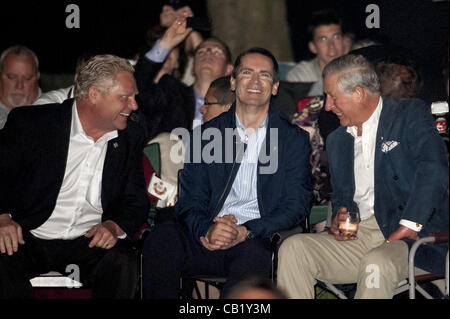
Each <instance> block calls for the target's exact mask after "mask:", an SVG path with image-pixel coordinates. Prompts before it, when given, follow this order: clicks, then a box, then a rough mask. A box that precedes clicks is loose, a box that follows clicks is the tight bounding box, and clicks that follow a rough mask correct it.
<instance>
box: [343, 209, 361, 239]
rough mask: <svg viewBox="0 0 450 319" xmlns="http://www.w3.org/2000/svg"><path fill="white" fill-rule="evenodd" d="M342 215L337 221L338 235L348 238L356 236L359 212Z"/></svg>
mask: <svg viewBox="0 0 450 319" xmlns="http://www.w3.org/2000/svg"><path fill="white" fill-rule="evenodd" d="M342 215H343V216H342V217H341V216H339V219H338V229H339V235H340V236H348V237H352V236H356V233H357V232H358V224H359V222H360V217H359V212H348V213H346V214H342Z"/></svg>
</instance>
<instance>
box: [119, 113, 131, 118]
mask: <svg viewBox="0 0 450 319" xmlns="http://www.w3.org/2000/svg"><path fill="white" fill-rule="evenodd" d="M119 114H120V115H122V116H125V117H128V116H130V114H128V113H123V112H121V113H119Z"/></svg>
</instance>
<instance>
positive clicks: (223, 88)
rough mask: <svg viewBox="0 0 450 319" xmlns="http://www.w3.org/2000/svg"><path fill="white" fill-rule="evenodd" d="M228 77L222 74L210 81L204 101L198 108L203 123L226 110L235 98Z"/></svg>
mask: <svg viewBox="0 0 450 319" xmlns="http://www.w3.org/2000/svg"><path fill="white" fill-rule="evenodd" d="M230 78H231V77H230V76H224V77H221V78H218V79H215V80H214V81H212V82H211V85H210V87H209V89H208V92H206V95H205V103H204V104H203V106H202V107H201V108H200V112H201V113H202V116H203V123H206V122H208V121H210V120H212V119H213V118H215V117H216V116H219V115H220V114H222V113H223V112H227V111H228V110H229V109H230V107H231V104H233V103H234V101H235V100H236V95H235V93H234V92H233V91H231V84H230Z"/></svg>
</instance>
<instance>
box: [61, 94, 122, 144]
mask: <svg viewBox="0 0 450 319" xmlns="http://www.w3.org/2000/svg"><path fill="white" fill-rule="evenodd" d="M77 135H81V136H83V137H84V138H87V139H90V140H93V139H92V137H90V136H88V135H87V134H86V133H85V132H84V129H83V126H82V125H81V121H80V118H79V116H78V110H77V102H76V101H73V105H72V126H71V128H70V137H71V138H72V137H74V136H77ZM117 136H118V133H117V130H114V131H111V132H108V133H106V134H104V135H103V136H102V137H101V138H100V139H99V140H106V141H109V140H112V139H113V138H116V137H117Z"/></svg>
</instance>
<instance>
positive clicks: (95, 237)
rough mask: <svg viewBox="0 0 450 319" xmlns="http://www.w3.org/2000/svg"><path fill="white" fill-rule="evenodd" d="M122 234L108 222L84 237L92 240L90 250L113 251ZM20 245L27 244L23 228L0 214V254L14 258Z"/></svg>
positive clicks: (93, 228) (117, 227) (113, 223)
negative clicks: (95, 248)
mask: <svg viewBox="0 0 450 319" xmlns="http://www.w3.org/2000/svg"><path fill="white" fill-rule="evenodd" d="M122 234H124V231H123V230H122V229H121V228H120V227H119V226H118V225H117V224H116V223H115V222H113V221H111V220H107V221H105V222H103V223H101V224H97V225H95V226H94V227H92V228H91V229H90V230H89V231H88V232H87V233H86V234H85V235H84V236H85V237H87V238H92V240H91V241H90V243H89V248H93V247H100V248H104V249H111V248H113V247H114V246H115V245H116V243H117V240H118V236H121V235H122ZM19 244H20V245H23V244H25V241H24V239H23V234H22V227H21V226H20V225H19V224H18V223H16V222H15V221H14V220H13V219H12V218H11V217H10V216H9V214H0V253H1V254H5V253H8V255H9V256H12V255H13V254H14V253H16V252H17V251H18V250H19Z"/></svg>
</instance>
